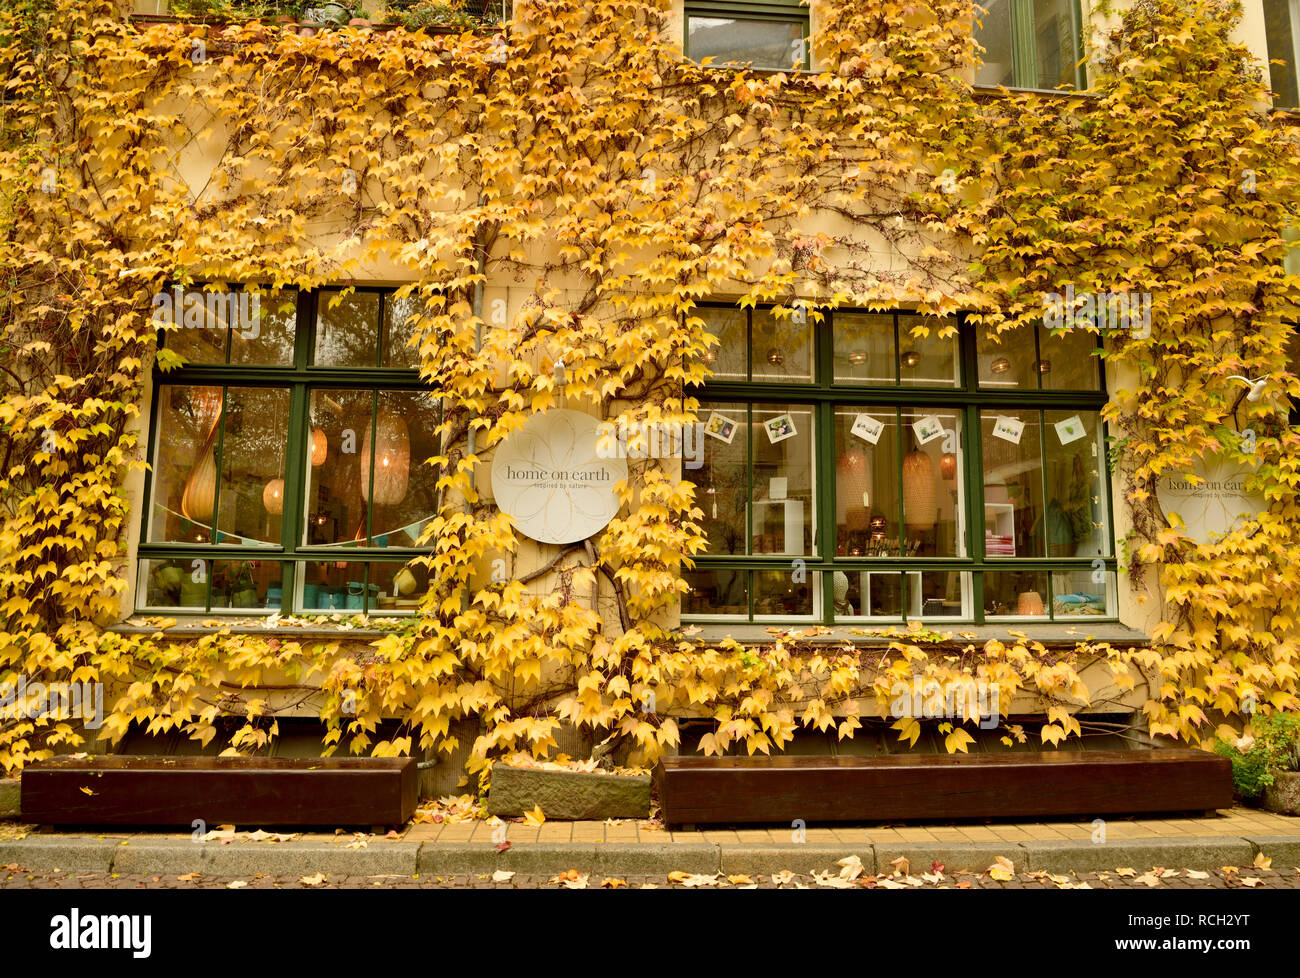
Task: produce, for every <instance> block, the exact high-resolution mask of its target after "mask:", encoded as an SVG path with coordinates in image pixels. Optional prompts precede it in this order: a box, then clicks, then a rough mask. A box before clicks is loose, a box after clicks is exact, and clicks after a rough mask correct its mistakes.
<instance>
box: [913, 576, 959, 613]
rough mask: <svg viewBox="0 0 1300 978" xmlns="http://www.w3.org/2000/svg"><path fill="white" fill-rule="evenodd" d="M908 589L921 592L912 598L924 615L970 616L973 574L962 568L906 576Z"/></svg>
mask: <svg viewBox="0 0 1300 978" xmlns="http://www.w3.org/2000/svg"><path fill="white" fill-rule="evenodd" d="M906 582H907V584H908V586H909V588H917V589H918V590H919V593H918V594H917V595H916V596H915V597H914V598H912V599H911V603H912V604H916V605H920V614H919V615H918V616H917V617H921V618H966V617H969V616H970V600H969V594H970V575H969V574H963V573H961V572H960V571H923V572H921V573H915V572H914V573H911V574H908V575H907V577H906Z"/></svg>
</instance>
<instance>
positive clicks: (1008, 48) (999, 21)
mask: <svg viewBox="0 0 1300 978" xmlns="http://www.w3.org/2000/svg"><path fill="white" fill-rule="evenodd" d="M983 5H984V6H985V7H987V8H988V13H986V14H984V15H983V17H982V18H980V20H981V24H980V25H979V26H977V27H976V30H975V39H976V40H977V41H979V43H980V45H981V46H982V47H983V48H984V54H983V55H982V58H983V61H984V63H983V64H982V65H981V66H980V68H979V70H978V71H977V72H976V74H975V84H977V85H1006V86H1007V87H1008V88H1041V89H1053V88H1059V87H1061V86H1063V85H1071V86H1074V87H1076V88H1079V89H1083V88H1086V87H1087V79H1086V77H1085V75H1084V72H1083V67H1082V65H1081V64H1080V62H1081V61H1082V60H1083V47H1082V41H1081V38H1082V30H1081V20H1082V18H1081V16H1080V12H1079V2H1078V0H983Z"/></svg>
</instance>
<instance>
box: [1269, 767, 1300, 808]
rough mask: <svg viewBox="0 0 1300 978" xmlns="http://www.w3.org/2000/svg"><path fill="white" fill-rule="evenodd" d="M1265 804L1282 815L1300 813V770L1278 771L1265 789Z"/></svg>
mask: <svg viewBox="0 0 1300 978" xmlns="http://www.w3.org/2000/svg"><path fill="white" fill-rule="evenodd" d="M1262 803H1263V806H1264V807H1265V808H1267V809H1268V810H1269V811H1270V812H1278V813H1279V814H1282V815H1300V771H1278V772H1276V773H1275V774H1274V775H1273V783H1272V784H1271V785H1269V786H1268V787H1267V788H1265V789H1264V797H1263V799H1262Z"/></svg>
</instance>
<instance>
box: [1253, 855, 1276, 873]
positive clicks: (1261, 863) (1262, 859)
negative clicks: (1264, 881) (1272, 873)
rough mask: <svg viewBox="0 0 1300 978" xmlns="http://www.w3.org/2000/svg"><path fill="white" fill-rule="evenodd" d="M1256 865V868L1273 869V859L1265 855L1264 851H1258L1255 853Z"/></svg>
mask: <svg viewBox="0 0 1300 978" xmlns="http://www.w3.org/2000/svg"><path fill="white" fill-rule="evenodd" d="M1254 866H1255V868H1256V869H1272V868H1273V860H1272V859H1270V858H1269V857H1268V856H1266V855H1264V854H1263V853H1262V852H1261V853H1257V854H1256V855H1255V862H1254Z"/></svg>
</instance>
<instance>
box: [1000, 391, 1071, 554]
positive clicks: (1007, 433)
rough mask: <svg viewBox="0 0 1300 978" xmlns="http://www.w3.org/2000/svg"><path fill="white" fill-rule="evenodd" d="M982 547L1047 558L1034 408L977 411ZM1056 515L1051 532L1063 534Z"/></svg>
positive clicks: (1046, 533)
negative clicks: (981, 503)
mask: <svg viewBox="0 0 1300 978" xmlns="http://www.w3.org/2000/svg"><path fill="white" fill-rule="evenodd" d="M980 428H981V432H980V433H981V436H982V439H983V441H982V448H983V453H984V456H983V473H984V551H985V553H986V554H987V555H988V556H989V557H1045V556H1046V552H1045V548H1046V540H1047V535H1048V529H1047V527H1046V526H1045V524H1044V519H1043V461H1042V433H1041V431H1040V430H1039V416H1038V412H1037V411H1010V410H1008V411H995V410H989V409H984V410H981V411H980ZM1063 525H1066V524H1064V523H1062V520H1061V518H1060V517H1059V516H1058V517H1056V518H1055V520H1054V522H1053V530H1054V532H1056V533H1058V535H1059V534H1060V533H1061V532H1063V531H1062V529H1061V527H1062V526H1063Z"/></svg>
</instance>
